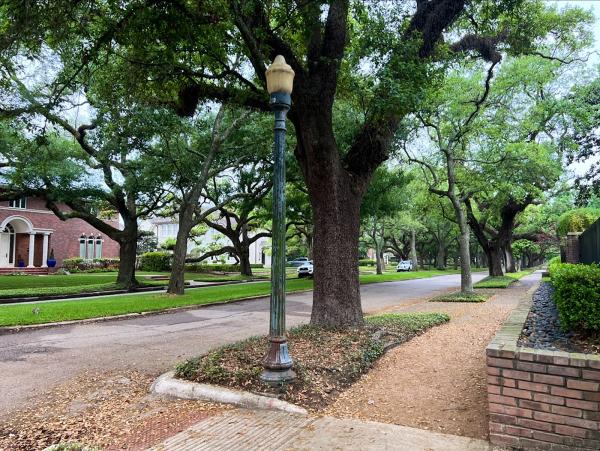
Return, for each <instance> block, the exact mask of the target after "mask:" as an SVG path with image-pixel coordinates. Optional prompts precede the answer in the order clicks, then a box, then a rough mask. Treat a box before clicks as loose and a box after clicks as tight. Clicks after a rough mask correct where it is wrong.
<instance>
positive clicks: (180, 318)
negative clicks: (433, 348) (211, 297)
mask: <svg viewBox="0 0 600 451" xmlns="http://www.w3.org/2000/svg"><path fill="white" fill-rule="evenodd" d="M484 275H485V274H483V273H479V274H474V276H473V278H474V280H475V281H477V280H480V279H482V278H483V277H484ZM459 285H460V276H459V275H448V276H438V277H432V278H428V279H416V280H407V281H401V282H387V283H377V284H371V285H363V286H362V287H361V293H362V303H363V310H364V311H365V313H372V312H377V311H381V310H385V309H386V308H390V307H393V306H398V305H410V304H412V303H417V302H423V298H425V297H428V296H432V295H435V294H437V293H441V292H445V291H447V290H449V289H451V288H455V287H458V286H459ZM311 302H312V293H311V292H306V293H298V294H292V295H288V298H287V324H288V326H294V325H298V324H301V323H306V322H308V321H309V319H310V309H311ZM268 313H269V302H268V298H261V299H255V300H249V301H243V302H236V303H231V304H224V305H213V306H204V307H199V308H195V309H192V310H183V311H177V312H172V313H165V314H159V315H150V316H144V317H140V318H134V319H127V320H114V321H106V322H98V323H91V324H90V323H88V324H75V325H68V326H61V327H54V328H46V329H38V330H28V331H21V332H18V333H12V334H7V335H0V417H2V416H4V415H9V414H10V411H11V410H12V409H15V408H17V407H19V406H21V405H23V403H35V399H36V398H37V397H39V396H43V395H44V393H45V392H46V391H47V390H49V389H51V388H52V387H53V386H55V385H57V384H60V383H63V382H66V381H68V380H69V379H72V378H73V377H75V376H76V375H77V374H79V373H80V372H82V371H86V370H91V371H98V370H118V369H124V368H129V369H131V368H134V369H137V370H139V371H145V372H149V373H155V374H157V375H158V374H159V373H162V372H164V371H167V370H169V369H171V368H172V367H173V365H175V364H176V363H177V362H179V361H181V360H183V359H185V358H188V357H191V356H195V355H199V354H202V353H205V352H206V351H208V350H210V349H211V348H214V347H217V346H219V345H223V344H225V343H228V342H233V341H236V340H239V339H243V338H247V337H249V336H253V335H259V334H265V333H267V332H268Z"/></svg>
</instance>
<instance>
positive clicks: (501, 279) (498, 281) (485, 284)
mask: <svg viewBox="0 0 600 451" xmlns="http://www.w3.org/2000/svg"><path fill="white" fill-rule="evenodd" d="M534 271H535V270H534V269H525V270H523V271H519V272H514V273H506V274H505V275H503V276H496V277H492V276H488V277H486V278H485V279H482V280H480V281H479V282H477V283H476V284H475V285H473V288H508V287H509V286H511V285H512V284H513V283H515V282H516V281H517V280H519V279H521V278H523V277H525V276H528V275H529V274H531V273H533V272H534Z"/></svg>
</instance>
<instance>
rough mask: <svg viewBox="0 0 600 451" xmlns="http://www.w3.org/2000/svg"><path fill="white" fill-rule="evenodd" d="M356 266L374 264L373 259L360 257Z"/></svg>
mask: <svg viewBox="0 0 600 451" xmlns="http://www.w3.org/2000/svg"><path fill="white" fill-rule="evenodd" d="M358 266H375V260H371V259H370V258H361V259H360V260H359V261H358Z"/></svg>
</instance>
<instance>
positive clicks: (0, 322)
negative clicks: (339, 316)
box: [0, 280, 312, 326]
mask: <svg viewBox="0 0 600 451" xmlns="http://www.w3.org/2000/svg"><path fill="white" fill-rule="evenodd" d="M307 289H312V281H311V280H290V281H288V283H287V292H294V291H302V290H307ZM270 291H271V284H270V283H269V282H257V283H251V284H233V285H220V286H216V287H205V288H199V289H195V290H187V291H186V293H185V294H184V295H182V296H172V295H167V294H165V293H144V294H136V295H120V296H119V295H117V296H106V297H102V298H87V299H84V300H75V301H57V302H45V303H41V302H30V303H27V304H19V305H0V326H19V325H28V324H43V323H52V322H57V321H71V320H78V319H88V318H101V317H106V316H115V315H124V314H128V313H142V312H152V311H157V310H165V309H169V308H175V307H187V306H193V305H202V304H211V303H214V302H226V301H234V300H236V299H243V298H247V297H253V296H266V295H268V294H269V293H270Z"/></svg>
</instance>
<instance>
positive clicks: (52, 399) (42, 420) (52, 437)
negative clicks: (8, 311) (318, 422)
mask: <svg viewBox="0 0 600 451" xmlns="http://www.w3.org/2000/svg"><path fill="white" fill-rule="evenodd" d="M154 379H155V377H154V376H153V375H148V374H144V373H140V372H137V371H120V372H110V373H102V374H98V373H83V374H81V375H79V376H77V377H75V378H74V379H73V380H72V381H70V382H69V383H67V384H63V385H61V386H59V387H56V388H55V389H53V390H52V391H50V392H49V393H47V394H45V395H44V396H43V398H40V399H37V400H35V402H34V403H33V407H30V408H26V409H23V410H21V411H18V412H15V413H14V414H12V415H11V416H10V417H9V418H8V419H7V420H5V421H3V422H2V423H0V450H6V451H9V450H10V451H33V450H41V449H44V448H45V447H47V446H50V445H52V444H56V443H61V442H62V443H67V442H77V443H81V444H85V445H91V446H97V447H99V448H101V449H102V450H117V449H128V450H138V449H144V448H146V447H147V446H149V445H152V444H154V443H157V442H159V441H161V440H164V439H165V438H167V437H170V436H172V435H175V434H176V433H178V432H180V431H182V430H183V429H185V428H187V427H189V426H191V425H192V424H194V423H196V422H198V421H200V420H202V419H203V418H206V417H208V416H211V415H215V414H217V413H220V412H221V411H222V410H224V409H225V408H226V407H224V406H221V405H218V404H212V403H205V402H200V401H191V400H174V399H166V398H163V397H159V396H155V395H151V394H149V393H148V390H149V387H150V385H151V383H152V381H153V380H154Z"/></svg>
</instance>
